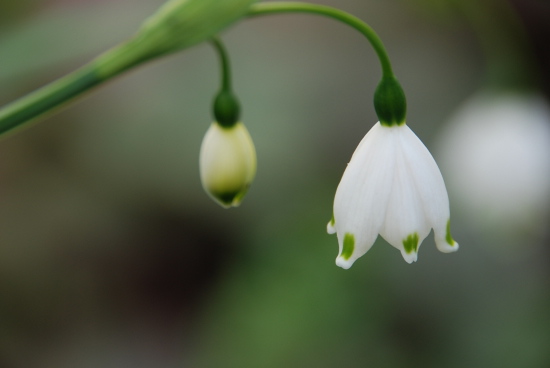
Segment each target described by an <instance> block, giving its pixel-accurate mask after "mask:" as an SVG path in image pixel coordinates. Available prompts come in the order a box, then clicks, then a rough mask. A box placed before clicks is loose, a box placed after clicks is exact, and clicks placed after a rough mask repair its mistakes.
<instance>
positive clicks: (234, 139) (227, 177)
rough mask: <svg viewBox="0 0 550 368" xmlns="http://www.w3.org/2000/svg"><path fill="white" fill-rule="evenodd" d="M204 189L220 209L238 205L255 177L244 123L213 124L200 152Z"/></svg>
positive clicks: (251, 144)
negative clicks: (225, 125) (226, 125)
mask: <svg viewBox="0 0 550 368" xmlns="http://www.w3.org/2000/svg"><path fill="white" fill-rule="evenodd" d="M199 166H200V176H201V182H202V186H203V188H204V190H205V191H206V192H207V193H208V194H209V195H210V196H211V197H212V198H213V199H214V200H215V201H216V202H218V203H219V204H220V205H221V206H222V207H225V208H229V207H231V206H233V207H236V206H238V205H239V204H240V203H241V201H242V199H243V197H244V195H245V194H246V192H247V191H248V188H249V187H250V184H251V183H252V180H253V179H254V176H255V175H256V150H255V149H254V143H253V142H252V138H251V137H250V134H249V133H248V130H247V129H246V127H245V126H244V124H243V123H241V122H238V123H236V124H234V125H232V126H230V127H224V126H222V125H220V124H218V123H216V122H214V123H212V125H211V126H210V128H209V129H208V131H207V132H206V135H205V136H204V139H203V141H202V145H201V150H200V159H199Z"/></svg>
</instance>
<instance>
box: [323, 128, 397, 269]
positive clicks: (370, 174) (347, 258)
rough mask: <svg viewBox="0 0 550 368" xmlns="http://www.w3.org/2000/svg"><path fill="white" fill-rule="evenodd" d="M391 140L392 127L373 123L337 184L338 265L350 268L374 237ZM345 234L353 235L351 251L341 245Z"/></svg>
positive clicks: (387, 182)
mask: <svg viewBox="0 0 550 368" xmlns="http://www.w3.org/2000/svg"><path fill="white" fill-rule="evenodd" d="M395 142H396V136H395V132H394V131H393V130H392V128H388V127H384V126H382V125H380V123H377V124H375V125H374V126H373V127H372V129H371V130H370V131H369V132H368V133H367V135H366V136H365V137H364V138H363V140H362V141H361V143H360V144H359V146H358V147H357V149H356V150H355V152H354V154H353V156H352V158H351V161H350V163H349V164H348V166H347V168H346V170H345V172H344V175H343V176H342V180H341V181H340V184H339V185H338V189H337V191H336V196H335V199H334V219H335V224H334V227H335V228H336V230H337V234H338V244H339V252H338V257H337V259H336V264H337V265H338V266H340V267H342V268H346V269H347V268H349V267H351V265H352V264H353V262H355V260H356V259H357V258H359V257H361V256H362V255H363V254H365V253H366V252H367V251H368V250H369V249H370V248H371V246H372V245H373V243H374V241H375V240H376V237H377V236H378V232H379V230H380V228H381V226H382V223H383V221H384V217H385V212H386V207H387V202H388V198H389V196H390V190H391V182H392V180H393V172H394V170H393V167H394V164H395V154H394V151H395V146H396V144H395ZM347 234H349V235H351V236H353V238H354V249H353V250H352V251H351V253H350V252H349V249H345V247H344V245H345V239H346V235H347ZM348 239H349V237H348ZM348 244H349V242H348Z"/></svg>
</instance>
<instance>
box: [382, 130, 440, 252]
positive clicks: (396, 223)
mask: <svg viewBox="0 0 550 368" xmlns="http://www.w3.org/2000/svg"><path fill="white" fill-rule="evenodd" d="M405 128H407V127H406V126H401V127H398V128H394V129H399V139H398V141H397V145H396V150H395V156H396V158H395V170H394V175H393V182H392V185H391V187H392V190H391V195H390V198H389V201H388V208H387V211H386V216H385V221H384V225H383V226H382V229H381V232H380V233H381V235H382V237H383V238H384V239H386V241H387V242H388V243H390V244H391V245H392V246H394V247H395V248H397V249H399V250H400V251H401V253H402V254H403V257H404V258H405V260H406V261H407V262H413V261H416V253H417V251H418V247H419V246H420V244H421V243H422V241H423V240H424V238H426V236H427V235H428V233H429V232H430V227H431V226H430V223H429V222H428V220H427V218H426V214H425V213H424V209H423V206H422V201H421V197H420V195H419V193H418V190H417V187H416V184H415V182H414V180H413V173H412V171H413V170H414V168H413V167H410V166H409V163H408V162H407V160H406V158H405V152H404V150H403V132H404V129H405ZM407 129H408V128H407ZM413 239H414V241H413ZM413 245H414V246H413Z"/></svg>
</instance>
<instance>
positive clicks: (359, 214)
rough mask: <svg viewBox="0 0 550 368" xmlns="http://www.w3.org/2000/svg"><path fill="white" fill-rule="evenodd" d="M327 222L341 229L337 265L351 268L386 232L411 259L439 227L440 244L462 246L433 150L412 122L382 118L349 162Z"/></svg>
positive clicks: (451, 248)
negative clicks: (452, 229)
mask: <svg viewBox="0 0 550 368" xmlns="http://www.w3.org/2000/svg"><path fill="white" fill-rule="evenodd" d="M333 213H334V215H333V218H332V220H331V221H330V222H329V224H328V226H327V230H328V232H329V234H333V233H337V236H338V244H339V252H338V257H337V258H336V264H337V265H338V266H340V267H342V268H344V269H348V268H350V267H351V265H352V264H353V263H354V262H355V261H356V260H357V259H358V258H359V257H361V256H362V255H363V254H365V253H366V252H367V251H368V250H369V249H370V248H371V247H372V245H373V244H374V241H375V240H376V238H377V237H378V234H380V235H381V236H382V237H383V238H384V239H385V240H386V241H387V242H388V243H390V244H391V245H392V246H394V247H395V248H397V249H398V250H400V251H401V254H402V255H403V258H404V259H405V261H406V262H408V263H412V262H415V261H416V260H417V253H418V248H419V247H420V244H421V243H422V241H423V240H424V239H425V238H426V236H428V234H429V232H430V230H431V229H432V228H433V230H434V235H435V243H436V245H437V248H438V249H439V250H440V251H442V252H445V253H448V252H454V251H456V250H458V243H456V242H455V241H454V240H453V238H452V237H451V234H450V215H449V199H448V196H447V190H446V189H445V183H444V182H443V177H442V176H441V173H440V171H439V168H438V167H437V164H436V163H435V161H434V159H433V157H432V155H431V154H430V152H429V151H428V149H427V148H426V146H424V144H423V143H422V142H421V141H420V139H418V137H417V136H416V135H415V134H414V133H413V131H412V130H411V129H410V128H409V127H408V126H407V125H406V124H404V123H403V124H399V125H398V124H395V125H382V124H380V123H376V124H375V125H374V126H373V127H372V129H371V130H370V131H369V132H368V133H367V135H366V136H365V137H364V138H363V140H362V141H361V143H360V144H359V146H358V147H357V149H356V150H355V152H354V154H353V156H352V158H351V161H350V162H349V164H348V166H347V168H346V170H345V172H344V175H343V177H342V180H341V181H340V184H339V185H338V189H337V191H336V197H335V199H334V212H333Z"/></svg>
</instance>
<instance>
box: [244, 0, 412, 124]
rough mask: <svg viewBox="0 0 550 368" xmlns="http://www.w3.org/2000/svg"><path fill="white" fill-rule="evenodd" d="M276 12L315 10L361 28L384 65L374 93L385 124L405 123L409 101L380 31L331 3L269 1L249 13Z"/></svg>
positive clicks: (254, 5) (255, 5) (251, 9)
mask: <svg viewBox="0 0 550 368" xmlns="http://www.w3.org/2000/svg"><path fill="white" fill-rule="evenodd" d="M276 13H311V14H318V15H322V16H326V17H330V18H333V19H336V20H338V21H340V22H342V23H345V24H347V25H349V26H351V27H353V28H354V29H356V30H357V31H359V32H361V33H362V34H363V36H365V37H366V38H367V40H368V41H369V42H370V44H371V45H372V47H373V48H374V51H375V52H376V55H377V56H378V59H379V60H380V65H381V66H382V79H381V81H380V83H379V84H378V87H377V88H376V91H375V93H374V108H375V110H376V114H377V115H378V119H379V120H380V123H381V124H382V125H385V126H393V125H402V124H405V116H406V112H407V101H406V98H405V93H404V92H403V89H402V88H401V85H400V84H399V81H398V80H397V78H395V76H394V75H393V71H392V68H391V63H390V58H389V57H388V53H387V52H386V49H385V48H384V44H383V43H382V41H381V40H380V37H378V35H377V34H376V32H375V31H374V30H373V29H372V28H371V27H370V26H369V25H368V24H366V23H365V22H363V21H362V20H361V19H359V18H357V17H355V16H353V15H351V14H349V13H346V12H344V11H342V10H339V9H335V8H332V7H329V6H324V5H316V4H309V3H301V2H286V1H282V2H269V3H259V4H253V5H252V6H251V7H250V11H249V12H248V16H249V17H254V16H258V15H267V14H276Z"/></svg>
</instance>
